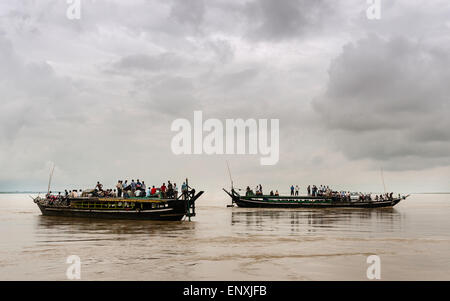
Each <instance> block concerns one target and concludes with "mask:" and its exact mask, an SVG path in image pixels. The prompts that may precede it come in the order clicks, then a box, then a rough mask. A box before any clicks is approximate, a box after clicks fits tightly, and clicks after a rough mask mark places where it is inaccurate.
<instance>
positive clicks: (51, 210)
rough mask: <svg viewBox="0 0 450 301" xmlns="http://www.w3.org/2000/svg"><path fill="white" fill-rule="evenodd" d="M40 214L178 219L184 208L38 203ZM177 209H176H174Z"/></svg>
mask: <svg viewBox="0 0 450 301" xmlns="http://www.w3.org/2000/svg"><path fill="white" fill-rule="evenodd" d="M38 206H39V209H40V210H41V212H42V215H48V216H67V217H85V218H102V219H129V220H167V221H179V220H181V219H182V218H183V217H184V215H185V211H184V208H167V209H155V210H145V211H136V210H114V212H111V211H109V212H105V211H102V210H91V209H72V208H61V207H44V206H42V205H39V204H38ZM175 209H177V210H175Z"/></svg>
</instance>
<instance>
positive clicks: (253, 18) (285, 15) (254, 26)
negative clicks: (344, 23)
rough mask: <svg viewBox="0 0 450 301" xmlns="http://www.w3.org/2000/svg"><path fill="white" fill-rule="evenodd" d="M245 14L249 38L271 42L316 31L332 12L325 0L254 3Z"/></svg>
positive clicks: (269, 0)
mask: <svg viewBox="0 0 450 301" xmlns="http://www.w3.org/2000/svg"><path fill="white" fill-rule="evenodd" d="M335 6H336V5H335ZM244 11H245V15H246V17H247V18H248V22H249V24H250V26H249V27H250V28H249V36H250V37H251V38H254V39H256V40H270V41H279V40H284V39H293V38H294V39H295V38H300V37H302V36H303V35H305V34H312V33H314V32H317V31H319V30H320V29H322V24H323V23H324V22H327V20H329V19H331V18H332V14H333V13H334V10H332V9H331V6H330V2H328V1H325V0H318V1H307V0H294V1H272V0H261V1H259V0H257V1H252V2H249V3H247V4H246V5H245V10H244Z"/></svg>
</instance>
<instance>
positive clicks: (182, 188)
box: [181, 182, 188, 200]
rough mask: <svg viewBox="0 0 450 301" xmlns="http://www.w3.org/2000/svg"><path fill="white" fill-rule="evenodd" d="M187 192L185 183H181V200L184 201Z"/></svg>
mask: <svg viewBox="0 0 450 301" xmlns="http://www.w3.org/2000/svg"><path fill="white" fill-rule="evenodd" d="M187 191H188V187H187V185H186V182H183V185H181V193H182V194H183V199H184V200H185V199H186V194H187Z"/></svg>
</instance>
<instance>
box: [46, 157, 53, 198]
mask: <svg viewBox="0 0 450 301" xmlns="http://www.w3.org/2000/svg"><path fill="white" fill-rule="evenodd" d="M54 171H55V163H53V166H52V171H51V172H50V176H49V178H48V187H47V194H48V193H50V184H51V183H52V177H53V172H54Z"/></svg>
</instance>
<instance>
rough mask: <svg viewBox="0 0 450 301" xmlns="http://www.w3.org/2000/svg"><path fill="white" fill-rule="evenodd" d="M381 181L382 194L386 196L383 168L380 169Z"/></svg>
mask: <svg viewBox="0 0 450 301" xmlns="http://www.w3.org/2000/svg"><path fill="white" fill-rule="evenodd" d="M380 171H381V181H382V182H383V188H384V193H385V194H386V184H385V183H384V175H383V167H380Z"/></svg>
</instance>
